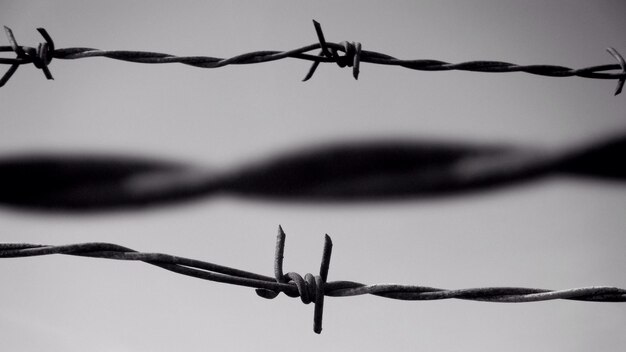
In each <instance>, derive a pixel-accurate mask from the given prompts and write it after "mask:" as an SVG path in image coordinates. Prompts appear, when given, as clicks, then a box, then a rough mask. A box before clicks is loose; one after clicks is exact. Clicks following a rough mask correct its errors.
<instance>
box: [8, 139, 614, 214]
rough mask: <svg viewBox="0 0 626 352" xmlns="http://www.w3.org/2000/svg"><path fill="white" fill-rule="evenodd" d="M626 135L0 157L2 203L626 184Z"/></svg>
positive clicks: (289, 197) (87, 205)
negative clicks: (227, 164) (180, 156)
mask: <svg viewBox="0 0 626 352" xmlns="http://www.w3.org/2000/svg"><path fill="white" fill-rule="evenodd" d="M625 153H626V135H622V136H618V137H616V138H607V139H604V140H599V141H597V142H596V143H591V144H589V145H582V146H576V147H572V148H565V149H563V150H542V149H535V148H526V147H519V146H518V147H515V146H508V145H473V144H465V145H463V144H460V143H450V142H437V141H421V142H420V141H399V140H390V141H382V140H380V141H365V142H353V143H350V144H347V143H346V144H337V145H326V146H321V147H318V148H312V149H306V150H301V151H295V152H292V153H290V154H283V155H279V156H277V157H274V158H267V159H266V160H259V161H255V162H254V163H251V164H247V165H242V166H240V167H236V168H233V169H230V170H214V169H210V168H209V169H203V168H200V167H195V166H190V165H185V164H183V163H175V162H167V161H161V160H157V159H149V158H145V159H140V158H129V157H120V156H115V155H79V154H71V155H63V154H38V155H35V154H33V155H26V154H19V155H15V156H4V157H0V204H4V205H6V206H11V207H18V208H24V209H36V210H41V211H71V212H86V211H103V210H116V209H127V208H129V207H142V206H150V205H161V204H169V203H176V202H182V201H188V200H193V199H198V198H202V197H214V196H220V195H225V194H228V195H235V196H243V197H251V198H260V199H266V200H280V201H300V202H356V201H381V200H400V199H424V198H430V197H437V196H451V195H457V194H463V193H466V192H476V191H483V190H488V189H492V188H497V187H502V186H506V185H512V184H516V183H520V182H527V181H532V180H536V179H538V178H540V177H545V176H551V175H571V176H578V177H588V178H594V179H597V180H613V181H619V182H623V181H625V180H626V166H624V163H623V162H622V159H623V155H624V154H625Z"/></svg>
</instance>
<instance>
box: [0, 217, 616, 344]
mask: <svg viewBox="0 0 626 352" xmlns="http://www.w3.org/2000/svg"><path fill="white" fill-rule="evenodd" d="M284 244H285V234H284V232H283V230H282V228H280V227H279V234H278V237H277V242H276V251H275V260H274V273H275V277H270V276H265V275H261V274H256V273H252V272H248V271H244V270H239V269H235V268H231V267H227V266H223V265H219V264H214V263H209V262H205V261H200V260H195V259H190V258H184V257H179V256H174V255H170V254H163V253H142V252H137V251H135V250H133V249H130V248H127V247H124V246H120V245H117V244H113V243H106V242H89V243H78V244H70V245H61V246H51V245H41V244H28V243H0V258H19V257H33V256H44V255H52V254H63V255H72V256H83V257H92V258H102V259H113V260H127V261H142V262H145V263H147V264H151V265H154V266H157V267H160V268H162V269H165V270H168V271H172V272H175V273H178V274H181V275H186V276H191V277H195V278H199V279H203V280H209V281H215V282H221V283H226V284H233V285H238V286H244V287H251V288H256V289H257V290H256V292H257V294H258V295H259V296H261V297H264V298H275V297H276V296H278V294H279V293H280V292H283V293H285V294H286V295H287V296H289V297H300V299H301V301H302V302H303V303H305V304H309V303H315V310H314V327H313V330H314V331H315V332H316V333H320V332H321V330H322V312H323V305H324V296H331V297H348V296H359V295H366V294H370V295H375V296H380V297H384V298H390V299H397V300H407V301H427V300H443V299H462V300H472V301H482V302H501V303H524V302H538V301H547V300H556V299H565V300H576V301H588V302H626V289H622V288H617V287H611V286H590V287H581V288H573V289H566V290H547V289H537V288H523V287H482V288H467V289H455V290H446V289H441V288H435V287H428V286H418V285H400V284H373V285H366V284H362V283H359V282H354V281H331V282H327V281H326V280H327V275H328V266H329V264H330V254H331V251H332V241H331V240H330V237H329V236H328V235H326V242H325V244H324V253H323V256H322V264H321V266H320V274H319V275H313V274H306V275H305V276H304V277H302V276H301V275H300V274H298V273H295V272H289V273H287V274H283V269H282V262H283V252H284Z"/></svg>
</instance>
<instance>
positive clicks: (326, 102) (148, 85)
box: [0, 0, 626, 352]
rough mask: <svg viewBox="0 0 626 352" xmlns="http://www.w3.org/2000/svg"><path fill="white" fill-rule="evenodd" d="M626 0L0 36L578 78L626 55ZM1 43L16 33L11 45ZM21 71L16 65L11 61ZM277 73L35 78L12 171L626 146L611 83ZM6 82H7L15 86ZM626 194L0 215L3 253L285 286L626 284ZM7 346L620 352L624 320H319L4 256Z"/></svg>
mask: <svg viewBox="0 0 626 352" xmlns="http://www.w3.org/2000/svg"><path fill="white" fill-rule="evenodd" d="M624 14H626V2H624V1H623V0H612V1H611V0H604V1H582V0H579V1H575V0H572V1H565V0H558V1H522V0H519V1H513V0H506V1H502V0H480V1H434V0H433V1H396V2H390V1H342V2H331V1H319V2H313V1H306V2H305V1H258V2H243V1H188V2H183V1H181V2H175V1H99V2H96V1H91V2H87V1H78V0H75V1H25V0H2V2H1V3H0V24H3V25H7V26H10V27H11V28H12V29H13V31H14V33H15V35H16V37H17V40H18V41H19V43H20V44H22V45H30V46H34V45H36V43H38V42H39V41H40V40H41V39H40V37H39V34H38V33H37V32H36V31H35V28H36V27H40V26H41V27H45V28H46V29H47V30H48V31H49V33H50V34H51V35H52V37H53V38H54V39H55V43H56V44H57V47H59V48H64V47H75V46H87V47H95V48H100V49H111V50H113V49H128V50H144V51H157V52H167V53H172V54H177V55H208V56H218V57H228V56H232V55H236V54H241V53H244V52H248V51H254V50H286V49H292V48H296V47H299V46H303V45H306V44H311V43H314V42H315V41H316V36H315V32H314V29H313V26H312V24H311V19H316V20H318V21H319V22H321V24H322V26H323V28H324V31H325V34H326V38H327V40H329V41H334V42H338V41H341V40H350V41H360V42H362V44H363V47H364V49H366V50H374V51H379V52H384V53H388V54H390V55H394V56H396V57H400V58H406V59H409V58H411V59H413V58H414V59H418V58H424V59H440V60H446V61H451V62H459V61H466V60H480V59H488V60H503V61H510V62H515V63H520V64H539V63H546V64H559V65H565V66H569V67H575V68H578V67H585V66H591V65H600V64H609V63H614V60H613V58H612V57H611V56H609V55H608V54H607V53H606V51H605V48H606V47H607V46H614V47H616V48H617V49H618V50H620V51H621V52H622V53H623V54H626V36H625V33H626V21H625V20H624ZM0 40H1V41H2V43H3V44H2V45H7V44H8V42H7V41H6V39H4V38H2V39H0ZM8 56H10V55H8V54H7V55H3V57H8ZM308 66H309V64H308V63H306V62H302V61H299V60H282V61H278V62H273V63H266V64H260V65H249V66H231V67H226V68H221V69H215V70H203V69H198V68H192V67H187V66H183V65H175V64H173V65H141V64H133V63H126V62H120V61H113V60H109V59H104V58H93V59H82V60H76V61H63V60H57V61H53V62H52V64H51V66H50V69H51V71H52V73H53V75H54V77H55V81H46V80H45V79H44V77H43V74H42V73H41V72H40V71H38V70H36V69H35V68H34V67H22V68H20V69H19V70H18V72H17V73H16V74H15V75H14V76H13V78H12V79H11V81H10V82H9V83H8V84H7V85H6V86H5V87H4V88H2V89H1V90H0V155H10V154H13V153H21V152H38V151H64V152H66V151H70V152H79V151H93V152H114V153H121V154H128V155H142V156H148V157H162V158H167V159H175V160H183V161H187V162H191V163H197V164H199V165H205V166H209V167H217V168H221V167H229V166H232V165H237V164H240V163H245V162H249V161H253V160H254V159H255V158H257V157H262V156H265V155H269V154H273V153H275V152H279V151H283V150H287V149H291V148H295V147H302V146H308V145H318V144H323V143H327V142H332V141H343V140H352V139H362V138H368V137H389V138H412V139H419V138H444V139H451V140H457V141H477V142H510V143H519V144H521V145H530V146H536V147H545V148H548V149H551V148H562V147H567V146H570V145H574V144H578V143H582V142H585V141H589V140H593V139H594V138H597V137H602V136H604V135H607V134H613V133H618V132H621V131H626V116H625V115H624V114H625V111H626V109H625V108H626V96H624V95H622V96H618V97H614V96H613V91H614V89H615V82H613V81H602V80H590V79H584V78H546V77H539V76H532V75H528V74H523V73H507V74H483V73H471V72H417V71H409V70H406V69H402V68H394V67H386V66H375V65H370V64H363V65H362V67H361V78H360V79H359V81H354V80H353V79H352V77H351V72H350V71H349V70H347V69H344V70H342V69H340V68H338V67H337V66H335V65H322V66H321V67H320V68H319V70H318V72H317V73H316V75H315V76H314V77H313V79H312V80H311V81H309V82H307V83H302V82H300V80H301V78H302V77H303V76H304V74H305V73H306V71H307V70H308ZM6 68H7V67H6V66H5V67H2V68H1V69H2V70H4V69H6ZM625 208H626V188H625V187H624V185H622V184H617V183H610V182H599V181H592V180H581V179H574V178H565V177H559V178H557V177H554V178H548V179H544V180H541V181H539V182H536V183H532V184H526V185H520V186H515V187H511V188H507V189H505V190H499V191H493V192H489V193H483V194H474V195H469V196H463V197H453V198H448V199H441V200H435V201H410V202H401V203H378V204H369V205H332V206H330V205H329V206H322V205H316V206H314V205H302V204H300V205H298V204H290V203H265V202H261V201H250V200H245V199H237V198H233V197H220V198H214V199H211V200H202V201H198V202H194V203H189V204H185V205H180V206H174V207H167V208H160V209H155V210H149V211H136V212H132V213H123V214H121V213H118V214H108V215H103V216H95V215H94V216H81V217H74V216H69V215H56V216H51V215H41V214H33V213H22V212H18V211H15V210H12V209H8V208H3V209H0V241H2V242H35V243H50V244H67V243H73V242H86V241H107V242H114V243H119V244H122V245H125V246H129V247H131V248H135V249H138V250H142V251H158V252H165V253H171V254H177V255H181V256H187V257H192V258H197V259H204V260H208V261H212V262H215V263H220V264H224V265H229V266H233V267H237V268H241V269H246V270H250V271H255V272H260V273H265V274H268V275H270V274H271V273H272V262H273V251H274V241H275V232H276V228H277V226H278V224H282V225H283V226H284V228H285V231H286V232H287V248H286V253H285V270H287V271H297V272H300V273H306V272H316V271H317V270H318V268H319V260H320V256H321V250H322V243H323V235H324V233H328V234H330V235H331V236H332V238H333V239H334V243H335V247H334V254H333V255H334V256H333V259H332V263H331V267H330V273H329V280H339V279H347V280H355V281H360V282H365V283H405V284H420V285H428V286H436V287H444V288H467V287H480V286H526V287H539V288H553V289H566V288H573V287H581V286H591V285H610V286H618V287H626V275H624V273H625V272H626V256H625V255H624V253H625V248H626V240H625V239H624V230H625V229H626V217H625V216H624V209H625ZM0 280H1V286H0V341H1V342H0V349H1V350H3V351H85V350H88V351H98V352H118V351H123V352H125V351H174V350H176V351H206V350H225V351H239V350H252V349H255V350H260V351H266V350H270V349H273V350H278V351H285V350H294V349H295V350H298V351H314V350H315V351H320V350H323V351H339V350H342V351H351V350H360V351H380V350H383V349H384V350H397V351H408V350H419V351H460V350H463V351H555V350H568V351H590V350H597V351H607V350H623V349H624V348H625V347H626V334H625V330H624V328H625V327H626V304H616V303H615V304H610V303H583V302H568V301H550V302H541V303H527V304H495V303H478V302H467V301H437V302H401V301H392V300H385V299H382V298H378V297H370V296H360V297H353V298H328V299H327V300H326V304H325V316H324V331H323V333H322V335H319V336H318V335H316V334H314V333H313V331H312V315H313V307H312V305H309V306H305V305H303V304H302V303H301V302H300V301H299V300H298V299H289V298H287V297H285V296H282V295H281V296H280V297H279V298H277V299H276V300H273V301H266V300H263V299H261V298H258V297H257V296H256V295H255V294H254V291H253V290H252V289H246V288H242V287H236V286H228V285H223V284H217V283H211V282H205V281H201V280H196V279H192V278H188V277H182V276H178V275H175V274H172V273H169V272H166V271H163V270H161V269H158V268H155V267H151V266H148V265H145V264H141V263H128V262H115V261H105V260H96V259H86V258H75V257H62V256H54V257H39V258H26V259H11V260H1V261H0Z"/></svg>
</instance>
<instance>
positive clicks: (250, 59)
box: [0, 21, 626, 95]
mask: <svg viewBox="0 0 626 352" xmlns="http://www.w3.org/2000/svg"><path fill="white" fill-rule="evenodd" d="M313 23H314V26H315V30H316V33H317V37H318V40H319V42H318V43H315V44H311V45H307V46H303V47H300V48H296V49H293V50H288V51H273V50H264V51H254V52H249V53H245V54H241V55H237V56H233V57H230V58H218V57H210V56H176V55H171V54H165V53H157V52H146V51H131V50H100V49H94V48H87V47H75V48H65V49H55V48H54V43H53V41H52V38H51V37H50V36H49V35H48V34H47V32H46V31H45V29H43V28H39V29H38V31H39V32H40V33H41V34H42V36H44V39H45V41H46V42H45V43H43V44H41V45H40V47H39V49H33V48H30V47H25V46H19V45H18V44H17V41H16V40H15V37H14V35H13V33H12V32H11V30H10V29H9V28H8V27H6V26H5V27H4V28H5V32H6V33H7V37H8V38H9V42H10V43H11V45H10V46H0V52H9V51H13V52H15V53H16V55H17V57H16V58H14V59H10V58H0V63H3V64H9V65H11V67H10V69H9V71H7V73H6V74H5V75H4V76H3V77H2V78H1V79H0V87H1V86H3V85H4V84H5V83H6V82H7V81H8V79H9V78H10V77H11V76H12V75H13V73H15V71H16V70H17V68H18V67H19V66H20V65H24V64H30V63H34V64H35V65H36V66H37V67H38V68H40V69H42V70H44V73H45V74H46V77H47V78H48V79H52V75H51V74H50V72H49V71H48V68H47V67H48V65H49V63H50V61H51V60H52V58H55V59H63V60H75V59H83V58H89V57H106V58H110V59H115V60H121V61H129V62H135V63H144V64H166V63H181V64H184V65H189V66H194V67H200V68H218V67H224V66H227V65H244V64H258V63H263V62H270V61H276V60H281V59H286V58H295V59H301V60H307V61H313V64H312V66H311V68H310V69H309V72H308V73H307V75H306V76H305V78H304V81H306V80H308V79H310V78H311V77H312V75H313V73H314V72H315V70H316V69H317V67H318V65H319V64H320V63H322V62H324V63H329V62H330V63H336V64H338V65H339V66H340V67H346V66H347V67H352V69H353V70H352V74H353V76H354V78H355V79H358V76H359V68H360V63H361V62H366V63H371V64H379V65H390V66H400V67H404V68H407V69H411V70H419V71H450V70H459V71H473V72H498V73H502V72H526V73H530V74H534V75H541V76H548V77H571V76H578V77H585V78H595V79H615V80H617V81H618V83H617V88H616V90H615V95H617V94H619V93H620V92H621V90H622V87H623V85H624V82H625V81H626V61H625V60H624V58H623V57H622V56H621V55H620V54H619V53H618V52H617V50H615V49H614V48H608V49H607V50H608V52H609V54H611V56H613V57H614V58H615V60H616V61H617V64H608V65H599V66H591V67H586V68H580V69H573V68H569V67H565V66H558V65H518V64H513V63H509V62H502V61H467V62H460V63H450V62H445V61H440V60H430V59H420V60H403V59H398V58H395V57H393V56H391V55H387V54H383V53H379V52H375V51H368V50H361V44H360V43H356V42H347V41H344V42H341V43H332V42H327V41H326V40H325V37H324V35H323V32H322V29H321V26H320V24H319V23H318V22H316V21H313ZM317 49H321V51H320V52H319V54H317V55H312V54H309V53H308V52H309V51H312V50H317ZM340 53H341V54H342V55H340ZM615 70H619V71H618V72H607V71H615Z"/></svg>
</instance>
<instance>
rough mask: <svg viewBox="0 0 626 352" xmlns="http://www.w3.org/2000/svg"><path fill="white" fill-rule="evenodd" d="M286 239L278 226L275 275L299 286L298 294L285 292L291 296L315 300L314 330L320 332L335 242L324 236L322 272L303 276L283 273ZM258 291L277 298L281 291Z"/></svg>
mask: <svg viewBox="0 0 626 352" xmlns="http://www.w3.org/2000/svg"><path fill="white" fill-rule="evenodd" d="M285 239H286V235H285V232H284V231H283V228H282V226H280V225H279V226H278V235H277V237H276V251H275V253H274V275H275V279H276V282H277V283H279V284H280V283H283V284H285V283H286V284H289V285H295V286H296V288H297V290H298V291H297V292H298V294H297V295H294V294H290V293H287V292H285V293H286V294H287V295H288V296H291V297H298V296H299V297H300V299H301V300H302V303H304V304H309V303H311V302H314V305H315V308H314V311H313V331H315V333H317V334H319V333H321V332H322V317H323V314H324V295H325V292H324V286H325V285H326V279H327V277H328V269H329V266H330V256H331V253H332V247H333V242H332V240H331V239H330V236H328V235H326V236H325V237H324V250H323V252H322V262H321V265H320V274H319V275H316V276H313V275H312V274H310V273H307V274H306V275H304V277H302V276H301V275H300V274H298V273H294V272H289V273H287V274H286V275H285V274H283V254H284V252H285ZM256 293H257V295H258V296H260V297H263V298H267V299H273V298H276V297H277V296H278V295H279V293H280V291H273V290H268V289H262V288H257V289H256Z"/></svg>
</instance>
